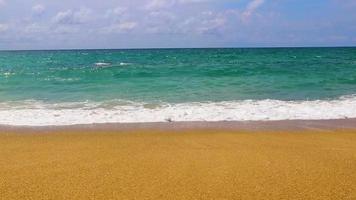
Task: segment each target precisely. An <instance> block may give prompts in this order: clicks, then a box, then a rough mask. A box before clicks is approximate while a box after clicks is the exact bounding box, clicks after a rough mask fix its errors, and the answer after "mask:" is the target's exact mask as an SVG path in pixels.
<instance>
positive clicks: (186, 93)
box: [0, 48, 356, 123]
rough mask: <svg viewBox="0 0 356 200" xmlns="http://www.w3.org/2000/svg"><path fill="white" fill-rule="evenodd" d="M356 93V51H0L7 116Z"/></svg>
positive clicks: (0, 91) (0, 98)
mask: <svg viewBox="0 0 356 200" xmlns="http://www.w3.org/2000/svg"><path fill="white" fill-rule="evenodd" d="M354 94H356V48H260V49H142V50H65V51H0V103H1V104H0V109H1V105H2V107H3V109H2V110H6V109H10V108H11V109H12V108H15V107H14V106H12V105H15V104H16V105H21V103H22V102H26V103H24V106H22V107H21V108H22V109H24V108H26V106H30V107H31V106H32V107H33V104H34V103H37V104H36V105H38V103H39V102H40V103H41V104H42V105H46V106H47V107H48V106H51V105H57V104H61V103H76V104H78V103H79V104H80V103H83V102H86V103H87V102H92V103H93V102H94V103H96V104H100V103H102V102H121V104H122V102H141V103H142V102H143V103H145V104H147V105H151V106H153V108H152V109H154V108H155V106H159V105H160V104H169V105H176V104H189V103H197V102H201V103H204V102H215V103H218V102H241V101H244V100H252V101H263V100H267V99H268V100H281V101H286V102H290V101H296V102H301V101H314V100H323V101H333V100H337V99H340V97H344V96H352V95H354ZM29 102H31V103H29ZM113 104H114V105H111V106H112V107H113V106H117V105H121V104H120V103H117V105H116V104H115V103H113ZM86 105H87V104H86ZM32 107H31V108H32ZM77 107H80V106H78V105H77ZM77 107H76V108H77ZM99 107H100V106H99ZM146 107H150V106H146ZM5 108H6V109H5ZM60 108H61V107H59V108H56V109H57V110H58V109H60ZM18 109H19V108H17V110H18ZM0 114H1V113H0ZM15 118H16V116H15ZM0 123H1V116H0Z"/></svg>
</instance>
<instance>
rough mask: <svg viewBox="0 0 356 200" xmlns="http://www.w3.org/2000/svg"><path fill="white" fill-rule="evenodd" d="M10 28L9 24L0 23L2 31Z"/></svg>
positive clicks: (0, 31) (0, 30)
mask: <svg viewBox="0 0 356 200" xmlns="http://www.w3.org/2000/svg"><path fill="white" fill-rule="evenodd" d="M8 29H9V26H8V25H7V24H0V33H2V32H5V31H7V30H8Z"/></svg>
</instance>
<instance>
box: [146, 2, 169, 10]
mask: <svg viewBox="0 0 356 200" xmlns="http://www.w3.org/2000/svg"><path fill="white" fill-rule="evenodd" d="M175 3H176V1H175V0H151V1H149V3H148V4H147V5H146V6H145V8H146V9H147V10H158V9H162V8H169V7H172V6H173V5H174V4H175Z"/></svg>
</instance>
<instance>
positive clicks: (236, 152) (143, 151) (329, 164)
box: [0, 131, 356, 200]
mask: <svg viewBox="0 0 356 200" xmlns="http://www.w3.org/2000/svg"><path fill="white" fill-rule="evenodd" d="M139 132H140V133H132V132H130V133H128V132H126V133H123V132H116V133H115V132H106V133H105V132H97V133H82V132H77V133H74V132H72V133H48V134H33V133H22V134H19V133H1V134H0V199H21V200H22V199H36V200H39V199H154V200H157V199H323V200H325V199H332V200H337V199H356V131H338V132H326V131H325V132H310V131H309V132H294V133H292V132H289V133H287V132H280V133H276V132H274V133H251V132H250V133H247V132H244V133H242V132H233V131H185V132H184V133H177V132H175V133H172V132H170V131H166V132H165V133H163V132H156V131H139Z"/></svg>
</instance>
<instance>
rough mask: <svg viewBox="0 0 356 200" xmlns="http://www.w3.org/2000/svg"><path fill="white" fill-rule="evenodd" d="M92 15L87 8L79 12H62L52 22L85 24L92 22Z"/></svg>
mask: <svg viewBox="0 0 356 200" xmlns="http://www.w3.org/2000/svg"><path fill="white" fill-rule="evenodd" d="M91 13H92V11H91V10H90V9H87V8H81V9H80V10H79V11H72V10H66V11H61V12H58V13H57V14H56V15H55V16H54V17H53V18H52V22H53V23H56V24H84V23H86V22H88V21H89V20H90V15H91Z"/></svg>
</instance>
